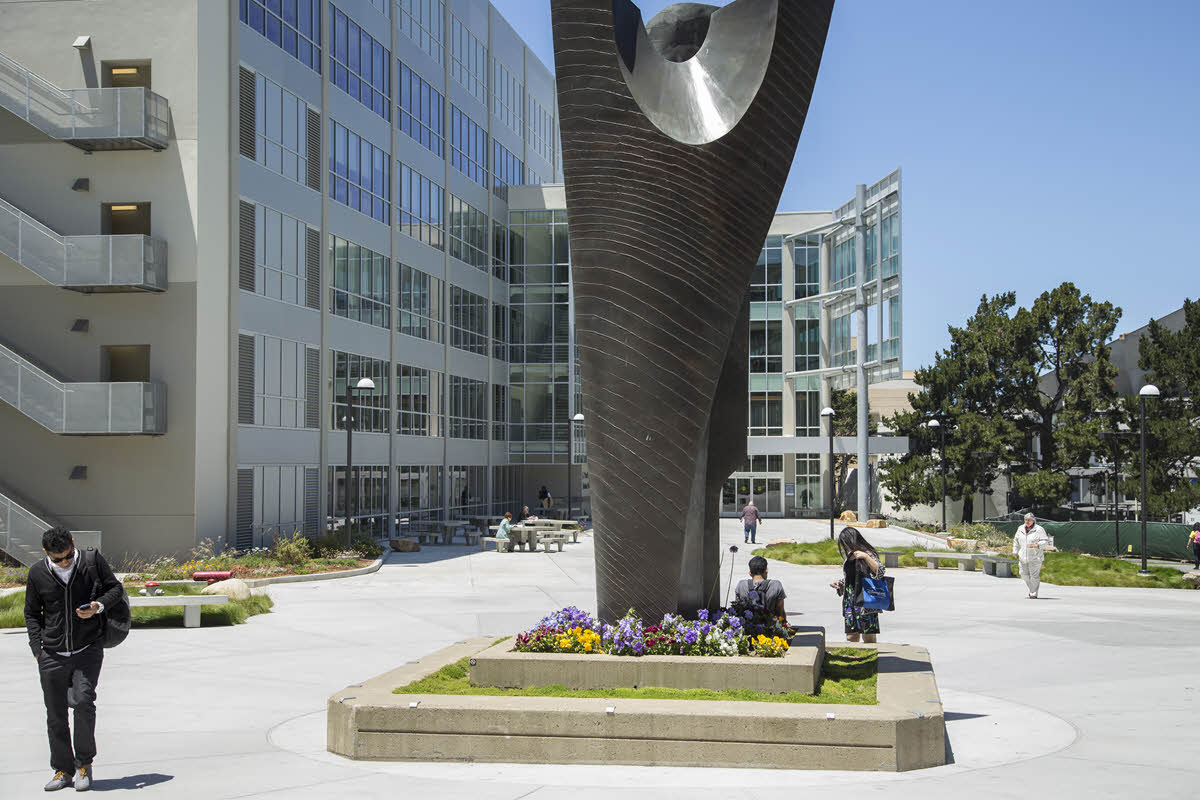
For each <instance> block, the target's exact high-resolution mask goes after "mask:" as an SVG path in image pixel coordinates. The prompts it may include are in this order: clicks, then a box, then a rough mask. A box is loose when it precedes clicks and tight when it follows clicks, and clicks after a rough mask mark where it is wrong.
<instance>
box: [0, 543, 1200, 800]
mask: <svg viewBox="0 0 1200 800" xmlns="http://www.w3.org/2000/svg"><path fill="white" fill-rule="evenodd" d="M760 530H761V533H762V535H761V536H760V542H762V541H763V540H770V539H775V538H801V539H808V540H812V539H816V538H820V537H822V536H828V526H827V523H826V524H822V523H820V522H802V521H785V520H768V521H767V523H766V525H764V526H763V528H762V529H760ZM722 534H723V537H722V538H723V541H724V543H725V544H733V543H737V544H738V545H739V548H740V552H739V553H738V554H737V556H736V560H735V561H734V564H733V567H734V578H735V580H736V579H740V578H741V577H742V575H743V574H744V573H745V571H746V570H745V564H746V561H747V560H748V558H749V552H748V550H747V549H746V548H744V547H742V546H741V545H742V536H741V528H740V526H738V525H737V524H736V521H733V520H730V521H726V522H725V523H723V528H722ZM893 536H897V534H896V532H894V531H887V532H883V531H881V532H875V531H872V532H869V533H868V537H869V538H871V539H872V541H875V542H878V543H879V544H880V545H899V544H902V543H904V542H902V541H898V540H897V541H893V540H892V539H891V537H893ZM903 536H904V534H899V537H900V538H903ZM911 541H912V540H911V538H910V539H909V542H911ZM592 552H593V550H592V540H591V538H590V537H584V539H583V540H581V541H580V543H579V544H577V545H568V546H567V548H566V550H565V551H564V552H563V553H561V554H560V553H553V554H550V555H547V554H545V553H541V552H539V553H512V554H503V555H501V554H497V553H494V552H490V551H489V552H488V553H486V554H481V553H480V552H479V550H478V549H477V548H467V547H459V546H454V547H429V548H426V549H425V550H424V551H423V552H421V553H415V554H404V555H394V556H392V557H391V558H390V559H389V561H388V562H387V563H386V564H385V565H384V566H383V568H382V569H381V570H380V571H379V572H378V573H376V574H374V575H367V576H363V577H359V578H350V579H346V580H338V581H326V582H322V583H310V584H290V585H281V586H273V587H271V588H270V589H269V592H270V594H271V596H272V597H273V598H274V599H275V601H276V606H275V610H274V612H273V613H271V614H269V615H264V616H259V617H255V618H253V619H251V620H250V622H249V623H247V624H246V625H242V626H237V627H234V628H200V629H191V630H185V629H183V628H178V629H173V628H164V629H157V630H147V631H135V632H134V634H133V635H131V636H130V638H129V640H128V641H127V642H126V644H125V645H123V646H122V647H121V648H119V649H117V650H112V651H109V652H108V653H107V655H106V664H105V666H104V672H103V675H102V677H101V681H100V686H99V695H100V699H99V708H100V711H99V726H98V739H99V743H100V754H99V756H98V758H97V763H96V769H97V781H96V784H95V788H96V789H97V790H106V789H134V788H141V789H142V791H141V792H140V793H139V796H146V797H167V798H245V797H287V798H342V797H381V798H382V797H388V798H394V797H396V796H401V797H413V798H425V797H429V798H438V800H453V799H454V798H463V799H464V800H466V799H467V798H471V800H474V799H475V798H480V799H481V800H491V799H493V798H495V799H496V800H517V799H518V798H534V799H535V800H542V799H543V798H572V800H590V798H597V800H598V799H599V798H608V797H611V796H614V795H616V796H620V797H631V798H651V797H654V798H658V797H661V796H663V795H664V794H665V795H669V796H673V797H674V796H682V795H683V794H684V793H685V792H686V794H687V796H688V797H689V798H705V799H707V798H714V800H715V798H729V797H744V796H746V795H747V794H748V793H751V792H753V793H756V794H762V793H771V794H775V793H779V792H781V791H786V792H788V793H791V792H794V791H796V789H797V788H801V790H802V791H804V792H805V796H806V797H815V798H835V797H837V798H844V797H845V796H846V793H847V792H863V793H875V792H886V793H887V794H888V795H889V796H892V797H905V798H907V797H914V798H916V797H921V798H955V800H958V799H959V798H961V796H963V794H964V793H968V794H969V793H974V794H975V795H976V796H978V797H987V798H1018V797H1019V798H1022V800H1025V798H1027V796H1028V795H1030V794H1032V793H1034V792H1051V793H1053V794H1054V795H1056V796H1060V797H1067V798H1089V800H1090V799H1091V798H1100V797H1128V796H1130V795H1133V794H1136V796H1137V797H1138V798H1139V800H1147V799H1148V798H1176V797H1184V796H1190V794H1192V793H1193V792H1194V788H1195V786H1196V785H1197V783H1198V782H1200V766H1197V761H1196V759H1195V758H1194V757H1193V756H1192V755H1191V753H1193V752H1194V751H1195V748H1194V747H1193V746H1191V745H1190V742H1191V741H1192V740H1194V738H1195V731H1194V725H1192V724H1190V723H1192V722H1193V720H1194V719H1195V717H1196V714H1197V712H1200V673H1198V671H1197V664H1200V636H1197V635H1196V633H1195V626H1196V620H1197V617H1198V613H1200V592H1184V591H1168V590H1149V589H1090V588H1067V587H1064V588H1058V587H1052V586H1045V585H1044V586H1043V588H1042V598H1043V599H1041V600H1038V601H1030V600H1026V599H1025V587H1024V584H1023V583H1022V582H1021V581H1020V580H1019V579H1007V580H1006V579H999V578H993V577H990V576H986V575H983V574H982V573H978V572H974V573H963V572H958V571H956V570H939V571H937V572H933V571H927V570H923V569H897V570H892V571H891V573H890V574H892V575H894V576H895V577H896V594H897V606H898V610H897V611H896V612H894V613H892V614H889V615H888V616H886V617H885V619H884V623H883V624H884V628H883V636H882V637H881V638H884V639H886V640H888V641H898V642H908V643H919V644H922V645H926V646H928V647H929V649H930V651H931V653H932V655H933V659H934V665H935V669H936V670H937V676H938V682H939V686H940V688H941V690H942V696H943V700H944V703H945V707H946V711H947V720H948V722H947V728H948V731H949V737H950V745H951V748H952V755H953V759H954V763H952V764H950V765H948V766H946V767H939V768H937V769H932V770H924V771H920V772H911V773H904V774H899V775H897V774H879V773H856V772H805V771H791V772H782V773H781V772H777V771H758V770H705V769H667V768H632V767H593V766H572V765H567V766H561V765H560V766H529V765H489V764H375V763H355V762H349V761H345V760H342V759H340V758H337V757H334V756H331V755H329V754H327V753H325V751H324V736H325V731H324V724H325V722H324V703H325V699H326V697H327V696H328V695H329V694H330V693H332V692H333V691H335V690H337V689H339V688H341V687H343V686H345V685H347V684H350V683H354V682H355V681H357V680H361V679H363V678H367V677H370V676H372V675H376V674H379V673H381V672H384V671H385V670H387V669H390V668H392V667H394V666H396V665H397V664H400V663H404V662H405V661H408V660H411V659H415V658H417V657H418V656H421V655H423V654H426V653H429V652H431V651H433V650H436V649H438V648H441V647H444V646H446V645H447V644H450V643H453V642H454V641H457V640H460V639H463V638H466V637H468V636H478V635H482V634H498V635H499V634H511V633H513V632H514V631H516V630H519V629H522V628H525V627H528V626H530V625H531V624H533V623H534V622H536V621H537V619H539V618H540V617H541V616H542V615H544V614H545V613H546V612H547V611H549V610H551V609H554V608H558V607H561V606H564V605H570V604H576V605H579V606H581V607H584V608H589V607H593V606H594V603H595V596H594V580H593V573H592ZM728 566H729V562H728V561H726V562H725V569H723V570H722V579H723V583H724V578H726V577H727V576H728V574H729V573H728ZM837 573H838V568H836V567H798V566H792V565H788V564H782V563H772V566H771V575H772V577H776V578H779V579H781V580H782V581H783V582H784V584H785V586H786V588H787V591H788V593H789V600H788V607H789V609H798V610H801V611H802V612H803V615H802V616H800V617H798V618H797V621H798V622H799V623H801V624H817V625H824V626H826V628H827V629H828V630H829V632H830V636H829V638H830V641H831V642H835V641H836V640H837V639H839V638H840V631H841V623H840V619H839V606H838V600H837V597H836V595H835V594H834V593H833V591H832V590H831V589H829V588H828V584H829V582H830V581H831V580H833V579H834V578H835V577H836V576H837ZM725 588H726V587H724V586H722V588H721V590H720V591H722V593H723V592H724V591H725ZM0 675H3V676H4V680H3V681H2V682H0V720H3V724H2V726H0V753H2V754H3V755H2V756H0V798H4V799H5V800H9V799H10V798H12V799H14V800H15V799H16V798H25V797H40V796H42V792H41V785H42V784H43V783H44V782H45V781H46V780H48V779H49V777H50V772H49V768H48V766H47V761H48V755H47V746H46V739H45V733H44V726H43V722H42V721H43V719H44V710H43V707H42V703H41V696H40V689H39V686H38V680H37V670H36V665H35V663H34V660H33V658H32V656H31V655H30V653H29V650H28V647H27V646H26V641H25V635H24V632H23V631H17V632H12V633H0ZM847 766H851V765H847Z"/></svg>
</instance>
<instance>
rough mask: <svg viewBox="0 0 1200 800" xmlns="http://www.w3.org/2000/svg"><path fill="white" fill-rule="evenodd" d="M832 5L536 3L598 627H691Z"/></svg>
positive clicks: (700, 603)
mask: <svg viewBox="0 0 1200 800" xmlns="http://www.w3.org/2000/svg"><path fill="white" fill-rule="evenodd" d="M832 8H833V1H832V0H736V2H733V3H731V4H729V5H727V6H725V7H723V8H717V7H714V6H709V5H701V4H696V3H684V4H680V5H675V6H671V7H669V8H667V9H665V10H664V11H663V12H661V13H660V14H658V15H657V16H655V17H654V18H653V19H652V20H651V21H650V22H649V23H648V24H645V23H643V21H642V16H641V12H640V10H639V9H638V8H637V6H636V5H634V4H633V3H632V2H630V0H551V12H552V16H553V24H554V51H555V68H556V72H557V79H558V99H559V120H560V126H561V130H562V153H563V170H564V173H565V178H566V192H567V215H568V225H569V231H570V237H571V263H572V279H573V282H574V292H575V308H576V317H575V319H576V339H577V342H578V346H579V358H580V366H581V369H582V378H583V396H584V407H585V408H584V411H585V416H586V423H585V425H586V433H587V441H588V465H589V470H590V482H591V496H592V516H593V522H594V525H595V530H596V586H597V594H598V600H599V615H600V617H601V618H604V619H608V620H613V619H616V618H617V617H620V616H622V615H623V614H624V613H625V611H626V610H627V609H629V608H631V607H636V608H637V610H638V611H639V612H640V613H641V614H642V615H643V616H644V617H647V618H654V617H657V616H659V615H661V614H663V613H666V612H672V613H674V612H676V611H678V612H682V613H686V614H694V613H695V611H696V610H697V609H700V608H706V607H709V608H711V607H712V606H714V605H716V604H717V603H718V602H719V600H720V598H719V596H718V593H717V592H715V591H713V587H714V581H715V579H716V577H717V571H718V562H719V558H720V553H719V550H720V547H719V539H718V530H717V525H718V513H719V494H720V491H721V486H722V484H723V482H724V481H725V479H726V478H727V477H728V476H729V474H730V473H731V472H733V471H734V470H735V469H737V468H738V467H739V466H740V465H741V464H742V463H743V462H744V461H745V458H746V427H747V386H746V375H747V370H746V366H747V364H746V362H747V324H748V323H747V320H748V317H747V314H748V303H747V290H748V287H749V283H750V276H751V271H752V269H753V267H754V263H755V258H756V256H757V254H758V252H759V251H760V249H761V248H762V243H763V240H764V239H765V237H766V235H767V230H768V227H769V225H770V223H771V219H772V217H773V215H774V213H775V209H776V206H777V204H778V202H779V196H780V193H781V192H782V190H783V184H784V181H785V180H786V178H787V175H788V171H789V167H790V165H791V162H792V157H793V156H794V154H795V149H796V142H797V139H798V138H799V136H800V131H801V128H802V127H803V125H804V117H805V114H806V112H807V110H808V103H809V99H810V97H811V96H812V90H813V84H814V82H815V81H816V77H817V68H818V66H819V65H820V61H821V52H822V50H823V48H824V45H825V36H826V33H827V31H828V27H829V17H830V14H831V12H832Z"/></svg>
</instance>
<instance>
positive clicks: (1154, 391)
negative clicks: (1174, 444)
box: [1138, 383, 1158, 576]
mask: <svg viewBox="0 0 1200 800" xmlns="http://www.w3.org/2000/svg"><path fill="white" fill-rule="evenodd" d="M1147 397H1158V387H1157V386H1155V385H1154V384H1153V383H1147V384H1146V385H1145V386H1143V387H1142V388H1141V389H1140V390H1139V391H1138V403H1139V404H1140V405H1141V409H1142V513H1141V517H1142V568H1141V569H1140V570H1138V575H1142V576H1146V575H1149V574H1150V570H1149V569H1147V568H1146V398H1147Z"/></svg>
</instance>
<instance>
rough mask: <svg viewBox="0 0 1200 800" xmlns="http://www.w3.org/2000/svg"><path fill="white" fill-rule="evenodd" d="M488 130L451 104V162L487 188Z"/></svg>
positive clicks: (457, 168) (464, 173)
mask: <svg viewBox="0 0 1200 800" xmlns="http://www.w3.org/2000/svg"><path fill="white" fill-rule="evenodd" d="M487 140H488V137H487V130H486V129H484V128H481V127H480V126H479V125H477V124H476V123H475V120H473V119H471V118H470V117H468V116H467V115H466V114H465V113H463V112H462V110H461V109H459V107H458V106H456V105H451V106H450V164H451V165H452V166H453V167H454V168H455V169H456V170H458V171H459V172H461V173H462V174H463V175H466V176H467V177H468V178H470V179H471V180H473V181H475V182H476V183H478V184H479V185H480V186H482V187H484V188H487Z"/></svg>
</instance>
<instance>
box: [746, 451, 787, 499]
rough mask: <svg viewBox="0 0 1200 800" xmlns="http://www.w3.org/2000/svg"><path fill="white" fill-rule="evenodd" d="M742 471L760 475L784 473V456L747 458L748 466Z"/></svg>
mask: <svg viewBox="0 0 1200 800" xmlns="http://www.w3.org/2000/svg"><path fill="white" fill-rule="evenodd" d="M741 471H742V472H754V473H759V474H762V473H764V472H783V456H749V457H747V458H746V464H745V466H743V467H742V470H741ZM743 502H744V501H743ZM739 510H740V509H739Z"/></svg>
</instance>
